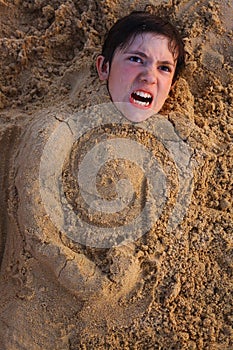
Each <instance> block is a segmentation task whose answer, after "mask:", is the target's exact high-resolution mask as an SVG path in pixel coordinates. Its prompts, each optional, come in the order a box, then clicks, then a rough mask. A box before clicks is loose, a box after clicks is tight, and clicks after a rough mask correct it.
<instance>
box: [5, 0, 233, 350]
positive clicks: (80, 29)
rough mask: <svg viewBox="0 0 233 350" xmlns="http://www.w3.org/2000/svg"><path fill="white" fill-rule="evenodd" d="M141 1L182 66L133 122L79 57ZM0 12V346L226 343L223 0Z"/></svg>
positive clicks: (227, 137) (16, 5)
mask: <svg viewBox="0 0 233 350" xmlns="http://www.w3.org/2000/svg"><path fill="white" fill-rule="evenodd" d="M145 8H146V9H147V10H148V11H151V12H156V13H159V14H160V15H163V16H168V17H169V18H170V20H171V22H173V23H174V24H176V25H177V26H178V28H179V30H180V31H181V33H182V35H183V37H184V41H185V49H186V52H187V68H186V71H185V72H184V74H183V76H182V77H181V78H179V80H178V82H177V84H176V86H175V88H174V90H173V91H172V93H171V96H170V98H169V100H168V101H167V102H166V106H164V108H163V111H162V112H161V115H158V116H155V117H153V118H151V119H150V120H149V121H148V122H147V123H140V125H138V126H135V125H134V126H133V125H131V124H130V123H127V122H126V121H125V120H123V119H122V117H121V116H120V115H119V113H118V111H117V110H116V109H114V106H112V105H111V104H110V102H109V98H108V95H107V92H106V88H105V86H104V85H101V84H100V82H99V81H98V78H97V74H96V71H95V67H94V60H95V57H96V56H97V54H98V53H99V52H100V49H101V44H102V42H103V38H104V35H105V33H106V30H107V29H108V28H110V27H111V25H112V24H113V23H114V22H115V21H116V19H117V18H119V17H121V16H122V15H126V14H127V13H129V12H130V11H131V10H134V9H136V10H142V9H145ZM0 18H1V27H0V33H1V35H0V37H1V39H0V47H1V58H0V60H1V66H0V73H1V74H0V108H1V124H0V126H1V129H0V146H1V169H0V190H1V196H0V213H1V215H0V266H1V274H0V290H1V298H0V349H1V350H11V349H12V350H13V349H14V350H16V349H17V350H18V349H30V350H34V349H35V350H39V349H41V350H44V349H46V350H50V349H51V350H55V349H57V350H58V349H59V350H65V349H67V350H68V349H69V350H72V349H73V350H74V349H75V350H76V349H114V350H115V349H166V350H168V349H177V350H178V349H189V350H191V349H198V350H200V349H210V350H213V349H224V350H227V349H229V350H230V349H232V348H233V342H232V339H233V330H232V312H233V309H232V258H233V254H232V252H233V250H232V96H233V95H232V88H233V74H232V62H233V52H232V38H233V36H232V33H233V32H232V30H233V27H232V23H233V11H232V3H231V1H228V0H224V1H207V0H200V1H191V0H190V1H188V0H187V1H186V0H181V1H137V0H134V1H130V0H128V1H121V0H114V1H99V2H96V1H94V0H86V1H76V0H70V1H62V0H55V1H53V2H49V4H48V2H46V1H44V0H35V1H24V0H12V1H10V0H8V1H7V0H0ZM101 147H102V148H101ZM114 147H115V148H114ZM116 149H117V150H118V151H119V150H120V153H119V152H118V153H117V152H116V151H115V150H116ZM132 149H133V150H134V152H132V151H130V150H132ZM97 150H98V151H101V152H102V153H101V154H102V155H103V157H105V158H101V159H98V153H95V152H97ZM106 150H108V152H109V153H108V155H105V154H107V153H106ZM114 152H116V153H114ZM87 154H88V157H89V158H88V157H86V155H87ZM140 156H142V159H143V161H144V160H145V159H146V162H144V163H143V161H141V160H140ZM102 159H105V162H104V163H103V162H102ZM145 163H146V164H145ZM90 164H91V165H92V167H91V168H89V165H90ZM80 167H81V169H82V174H81V175H79V177H78V179H79V181H77V176H78V175H77V174H78V169H80ZM142 168H143V169H146V170H147V171H146V172H143V171H142ZM97 170H98V171H97ZM89 178H90V179H97V181H96V186H93V182H91V181H89ZM87 179H88V181H89V182H88V191H86V190H85V189H83V187H82V185H81V181H83V182H84V183H85V181H87ZM129 184H131V185H129ZM158 184H159V185H158ZM91 186H93V191H92V192H91V191H90V190H89V189H90V188H91ZM129 189H130V190H129ZM131 189H132V190H131ZM99 196H100V197H101V201H100V197H99ZM119 197H120V198H121V200H122V201H123V202H124V203H125V204H126V205H125V207H124V208H122V207H120V204H119V200H118V199H119ZM83 198H85V200H84V199H83ZM103 199H104V200H103ZM88 201H89V202H88ZM109 202H111V203H112V207H111V208H110V207H109V205H107V204H108V203H109ZM58 203H59V204H58ZM87 203H89V204H88V205H87ZM106 203H107V204H106ZM121 203H122V202H121ZM90 208H91V209H90ZM106 208H107V209H106ZM116 208H117V209H116ZM100 209H101V210H100ZM100 211H101V215H99V213H100ZM104 211H106V212H105V213H104V214H103V212H104ZM141 213H143V215H142V214H141ZM137 217H139V218H140V220H138V219H137ZM132 220H136V221H134V223H133V225H132V226H130V225H131V221H132ZM126 223H127V225H126ZM77 227H78V229H77ZM123 229H124V230H123ZM103 242H104V243H103Z"/></svg>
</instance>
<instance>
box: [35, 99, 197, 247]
mask: <svg viewBox="0 0 233 350" xmlns="http://www.w3.org/2000/svg"><path fill="white" fill-rule="evenodd" d="M190 157H191V151H190V149H189V148H188V146H187V145H186V144H185V143H184V142H183V141H182V140H181V139H180V138H179V137H178V136H177V134H176V133H175V132H174V129H173V126H172V125H171V124H170V123H169V122H168V121H167V119H166V118H164V117H161V116H159V115H156V116H154V117H152V118H150V119H149V121H146V122H143V123H138V124H132V123H129V122H128V121H127V120H126V119H124V118H122V116H121V115H120V113H119V112H118V110H117V109H116V107H115V106H114V105H113V104H112V103H106V104H101V105H96V106H92V107H90V108H88V109H86V110H82V111H79V112H78V113H76V114H74V115H72V116H69V118H67V119H66V120H64V122H61V123H60V124H59V125H58V127H57V128H56V129H55V130H54V131H53V132H52V134H51V136H50V137H49V139H48V140H47V142H46V144H45V146H44V148H43V153H42V156H41V160H40V173H39V179H40V194H41V198H42V203H43V205H44V207H45V210H46V212H47V214H48V215H49V217H50V219H51V220H52V222H53V224H54V225H55V226H56V227H57V228H58V229H59V231H61V232H62V233H63V234H65V235H66V236H67V238H69V239H71V240H72V241H73V242H77V243H81V244H82V245H86V246H91V247H95V248H110V247H112V246H116V245H119V244H124V242H125V241H135V240H136V239H138V238H139V237H141V236H142V235H143V234H145V233H146V232H148V231H149V230H150V229H151V228H152V227H153V226H154V224H155V223H156V221H157V220H158V219H159V218H160V216H161V215H162V213H164V212H166V216H167V217H168V219H167V229H169V230H171V229H174V228H175V227H176V226H177V224H178V223H180V222H181V220H182V218H183V216H184V214H185V212H186V210H187V207H188V204H189V200H190V195H191V192H192V186H191V183H192V169H191V165H190V164H191V163H190Z"/></svg>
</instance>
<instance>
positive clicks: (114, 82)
mask: <svg viewBox="0 0 233 350" xmlns="http://www.w3.org/2000/svg"><path fill="white" fill-rule="evenodd" d="M103 61H104V57H103V56H99V57H98V58H97V70H98V73H99V77H100V79H101V80H107V82H108V89H109V93H110V96H111V99H112V101H113V102H114V103H116V106H117V108H118V109H119V110H120V111H121V112H122V113H123V115H124V116H125V117H126V118H127V119H128V120H130V121H133V122H141V121H143V120H146V119H147V118H149V117H150V116H151V115H153V114H155V113H158V112H159V111H160V109H161V108H162V106H163V104H164V102H165V100H166V98H167V97H168V94H169V91H170V89H171V86H172V79H173V76H174V73H175V68H176V61H175V59H174V57H173V55H172V53H171V52H170V51H169V48H168V39H167V38H166V37H164V36H158V35H156V34H154V33H143V34H140V35H137V36H136V37H135V39H134V40H133V41H131V42H130V44H129V45H128V46H127V47H126V48H124V49H123V50H119V49H118V50H116V51H115V53H114V56H113V59H112V63H111V68H110V67H109V62H108V63H107V64H106V65H104V66H103ZM117 102H120V103H117Z"/></svg>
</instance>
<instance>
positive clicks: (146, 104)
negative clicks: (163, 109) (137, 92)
mask: <svg viewBox="0 0 233 350" xmlns="http://www.w3.org/2000/svg"><path fill="white" fill-rule="evenodd" d="M134 102H135V103H137V104H139V105H140V106H145V107H146V106H149V104H150V102H142V101H137V100H135V99H134Z"/></svg>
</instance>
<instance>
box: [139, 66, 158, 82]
mask: <svg viewBox="0 0 233 350" xmlns="http://www.w3.org/2000/svg"><path fill="white" fill-rule="evenodd" d="M139 80H140V81H144V82H145V83H147V84H156V83H157V73H156V69H150V68H146V69H144V70H143V72H141V74H140V78H139Z"/></svg>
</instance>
